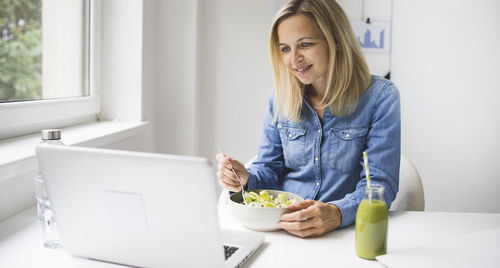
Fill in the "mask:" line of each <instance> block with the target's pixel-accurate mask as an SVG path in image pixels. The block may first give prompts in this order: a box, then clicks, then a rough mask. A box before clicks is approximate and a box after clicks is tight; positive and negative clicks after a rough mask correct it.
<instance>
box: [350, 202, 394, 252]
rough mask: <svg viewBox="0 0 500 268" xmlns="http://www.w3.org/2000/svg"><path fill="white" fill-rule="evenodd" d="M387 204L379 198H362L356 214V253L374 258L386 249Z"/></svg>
mask: <svg viewBox="0 0 500 268" xmlns="http://www.w3.org/2000/svg"><path fill="white" fill-rule="evenodd" d="M388 215H389V213H388V212H387V206H386V205H385V202H384V201H381V200H374V199H372V200H369V199H363V201H361V204H359V207H358V212H357V214H356V253H357V254H358V256H359V257H361V258H364V259H370V260H373V259H375V257H376V256H378V255H383V254H385V253H386V251H387V223H388Z"/></svg>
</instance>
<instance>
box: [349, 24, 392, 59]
mask: <svg viewBox="0 0 500 268" xmlns="http://www.w3.org/2000/svg"><path fill="white" fill-rule="evenodd" d="M351 24H352V28H353V30H354V34H355V35H356V38H357V39H358V42H359V44H360V45H361V49H362V50H363V52H384V53H389V51H390V47H391V22H390V21H371V20H370V19H369V18H368V19H367V20H366V21H363V20H354V21H351Z"/></svg>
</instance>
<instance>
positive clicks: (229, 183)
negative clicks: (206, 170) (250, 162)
mask: <svg viewBox="0 0 500 268" xmlns="http://www.w3.org/2000/svg"><path fill="white" fill-rule="evenodd" d="M215 159H217V162H219V164H218V165H217V178H218V182H219V185H220V186H221V187H222V188H224V189H227V190H229V191H233V192H239V191H241V186H240V183H239V182H238V179H237V178H236V176H235V175H234V173H233V171H232V170H231V168H233V169H234V171H235V172H236V173H238V176H239V177H240V179H241V184H243V186H245V185H246V184H247V182H248V177H249V176H250V174H249V173H248V171H247V169H246V168H245V166H244V165H243V164H242V163H241V162H240V161H238V160H234V159H232V158H231V157H229V156H227V155H224V154H222V153H218V154H217V155H216V156H215Z"/></svg>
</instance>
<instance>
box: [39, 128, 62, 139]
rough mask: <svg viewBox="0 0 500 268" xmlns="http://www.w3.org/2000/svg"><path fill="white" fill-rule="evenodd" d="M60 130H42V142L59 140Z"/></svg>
mask: <svg viewBox="0 0 500 268" xmlns="http://www.w3.org/2000/svg"><path fill="white" fill-rule="evenodd" d="M60 139H61V130H60V129H44V130H42V140H60Z"/></svg>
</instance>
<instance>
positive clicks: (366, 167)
mask: <svg viewBox="0 0 500 268" xmlns="http://www.w3.org/2000/svg"><path fill="white" fill-rule="evenodd" d="M363 158H364V160H365V173H366V184H367V186H368V193H370V187H371V186H370V168H368V154H367V153H366V151H363ZM369 198H370V200H371V199H372V195H371V194H369Z"/></svg>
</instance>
